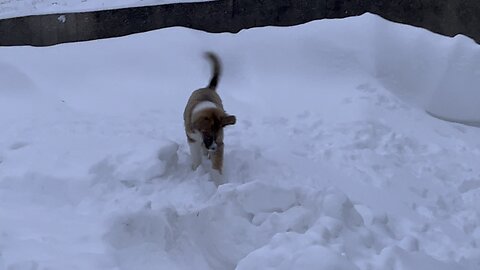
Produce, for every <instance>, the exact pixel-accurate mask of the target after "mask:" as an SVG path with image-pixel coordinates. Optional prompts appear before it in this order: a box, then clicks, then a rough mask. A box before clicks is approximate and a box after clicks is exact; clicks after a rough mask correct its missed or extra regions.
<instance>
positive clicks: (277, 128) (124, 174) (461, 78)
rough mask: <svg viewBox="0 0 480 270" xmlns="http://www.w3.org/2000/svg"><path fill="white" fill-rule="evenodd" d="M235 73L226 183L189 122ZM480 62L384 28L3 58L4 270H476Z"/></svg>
mask: <svg viewBox="0 0 480 270" xmlns="http://www.w3.org/2000/svg"><path fill="white" fill-rule="evenodd" d="M205 50H213V51H216V52H218V54H219V55H220V56H221V57H222V59H223V62H224V67H225V70H224V76H223V77H222V78H221V81H220V84H219V91H220V93H221V95H222V97H223V99H224V105H225V108H226V109H227V110H228V112H230V113H232V114H235V115H236V116H237V119H238V123H237V125H235V126H233V127H230V128H228V129H226V134H225V145H226V155H225V159H226V160H225V163H226V164H225V179H226V181H227V182H228V183H227V184H225V185H222V186H220V187H219V188H218V189H217V187H215V185H214V184H213V183H212V182H211V181H209V180H210V179H209V178H210V176H209V174H208V164H205V166H204V167H200V168H199V169H198V170H197V171H191V170H190V164H189V154H188V147H187V145H186V139H185V135H184V131H183V126H182V125H183V123H182V112H183V108H184V106H185V102H186V100H187V98H188V96H189V94H190V92H191V91H192V90H194V89H196V88H199V87H202V86H205V85H206V84H207V82H208V79H209V76H210V68H209V66H208V63H207V61H205V60H204V59H203V58H202V52H203V51H205ZM479 55H480V48H479V47H478V46H477V45H475V44H474V43H473V42H472V41H471V40H468V39H465V38H463V37H457V38H453V39H452V38H446V37H441V36H438V35H435V34H432V33H430V32H427V31H425V30H421V29H417V28H413V27H408V26H402V25H398V24H393V23H390V22H387V21H384V20H382V19H380V18H378V17H376V16H373V15H364V16H361V17H354V18H348V19H344V20H324V21H317V22H312V23H309V24H306V25H301V26H297V27H290V28H275V27H267V28H259V29H252V30H248V31H242V32H241V33H239V34H237V35H232V34H217V35H212V34H206V33H202V32H198V31H193V30H188V29H183V28H171V29H163V30H159V31H154V32H150V33H145V34H139V35H133V36H129V37H123V38H117V39H110V40H101V41H92V42H85V43H78V44H64V45H59V46H54V47H48V48H31V47H15V48H14V47H11V48H0V69H1V70H2V72H0V81H1V82H2V83H1V86H0V113H1V114H0V115H1V117H0V126H1V127H2V132H0V269H8V270H24V269H58V270H60V269H61V270H64V269H88V270H92V269H102V270H104V269H125V270H131V269H142V270H145V269H222V270H223V269H242V270H244V269H262V270H264V269H302V270H304V269H325V270H330V269H348V270H350V269H361V270H370V269H373V270H407V269H408V270H412V269H422V270H430V269H431V270H433V269H435V270H438V269H441V270H443V269H444V270H451V269H465V270H476V269H479V268H480V249H479V245H480V208H479V206H478V205H479V202H480V165H479V163H478V160H480V130H479V129H478V128H475V127H470V126H464V125H461V124H456V123H450V122H445V121H442V120H438V119H436V118H433V117H432V116H430V115H429V114H427V113H426V112H425V109H428V110H431V111H432V112H434V113H436V114H441V115H443V116H445V117H451V118H462V119H465V120H471V121H474V120H475V121H476V120H479V119H478V118H475V117H476V116H478V115H480V113H479V111H478V107H475V106H474V105H475V104H479V93H478V90H476V89H475V86H478V85H479V84H478V83H479V73H478V72H479V66H478V65H479V64H478V63H480V61H478V60H480V59H479Z"/></svg>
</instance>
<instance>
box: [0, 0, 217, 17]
mask: <svg viewBox="0 0 480 270" xmlns="http://www.w3.org/2000/svg"><path fill="white" fill-rule="evenodd" d="M206 1H215V0H108V1H105V0H1V1H0V19H5V18H12V17H20V16H29V15H42V14H49V13H62V12H65V13H71V12H85V11H95V10H106V9H117V8H126V7H141V6H155V5H163V4H171V3H186V2H206Z"/></svg>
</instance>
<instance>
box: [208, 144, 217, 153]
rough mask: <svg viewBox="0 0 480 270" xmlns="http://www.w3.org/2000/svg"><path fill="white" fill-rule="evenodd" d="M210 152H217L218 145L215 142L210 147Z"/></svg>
mask: <svg viewBox="0 0 480 270" xmlns="http://www.w3.org/2000/svg"><path fill="white" fill-rule="evenodd" d="M208 150H210V151H216V150H217V144H216V143H215V142H213V143H212V145H210V147H209V148H208Z"/></svg>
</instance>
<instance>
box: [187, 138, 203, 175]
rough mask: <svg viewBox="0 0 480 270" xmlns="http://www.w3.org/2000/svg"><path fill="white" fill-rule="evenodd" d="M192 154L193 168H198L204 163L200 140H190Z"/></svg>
mask: <svg viewBox="0 0 480 270" xmlns="http://www.w3.org/2000/svg"><path fill="white" fill-rule="evenodd" d="M188 146H189V147H190V156H191V158H192V170H196V169H197V168H198V166H200V163H202V149H201V147H202V145H201V143H199V142H188Z"/></svg>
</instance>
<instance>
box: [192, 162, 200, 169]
mask: <svg viewBox="0 0 480 270" xmlns="http://www.w3.org/2000/svg"><path fill="white" fill-rule="evenodd" d="M199 165H200V164H192V166H191V168H192V171H196V170H197V168H198V166H199Z"/></svg>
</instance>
